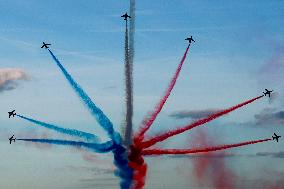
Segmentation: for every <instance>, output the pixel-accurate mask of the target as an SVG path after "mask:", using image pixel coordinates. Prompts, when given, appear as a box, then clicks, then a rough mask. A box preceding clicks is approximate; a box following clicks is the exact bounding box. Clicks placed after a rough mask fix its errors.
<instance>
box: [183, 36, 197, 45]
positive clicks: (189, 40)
mask: <svg viewBox="0 0 284 189" xmlns="http://www.w3.org/2000/svg"><path fill="white" fill-rule="evenodd" d="M185 40H186V41H188V42H189V44H191V42H192V41H193V42H195V41H194V39H193V38H192V36H190V37H188V38H186V39H185Z"/></svg>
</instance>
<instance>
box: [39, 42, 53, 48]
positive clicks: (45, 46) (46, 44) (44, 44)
mask: <svg viewBox="0 0 284 189" xmlns="http://www.w3.org/2000/svg"><path fill="white" fill-rule="evenodd" d="M42 44H43V45H42V46H41V47H40V48H46V49H49V47H48V46H49V45H51V44H49V43H45V42H42Z"/></svg>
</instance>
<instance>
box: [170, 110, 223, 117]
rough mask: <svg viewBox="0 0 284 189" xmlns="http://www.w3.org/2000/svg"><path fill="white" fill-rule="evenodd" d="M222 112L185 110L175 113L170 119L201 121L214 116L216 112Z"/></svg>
mask: <svg viewBox="0 0 284 189" xmlns="http://www.w3.org/2000/svg"><path fill="white" fill-rule="evenodd" d="M219 111H221V110H217V109H207V110H188V111H187V110H183V111H178V112H173V113H172V114H170V115H169V116H170V117H173V118H175V119H184V118H190V119H200V118H204V117H207V116H209V115H211V114H214V113H216V112H219Z"/></svg>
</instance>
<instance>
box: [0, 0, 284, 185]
mask: <svg viewBox="0 0 284 189" xmlns="http://www.w3.org/2000/svg"><path fill="white" fill-rule="evenodd" d="M0 6H1V12H0V16H1V18H2V19H1V25H0V51H1V56H0V104H1V106H0V122H1V124H0V127H1V128H0V132H1V135H0V145H1V148H0V149H1V150H0V168H1V169H0V178H1V179H0V181H1V182H0V188H6V189H15V188H19V186H21V188H23V189H28V188H29V189H30V188H50V187H51V186H52V188H64V189H65V188H117V183H118V179H117V178H116V177H115V176H113V174H112V173H111V171H109V170H112V169H113V165H112V163H111V157H110V156H109V155H103V156H102V157H100V156H99V155H96V154H89V153H87V152H84V151H80V150H78V149H70V148H66V147H50V146H48V147H42V146H34V145H28V144H25V143H20V142H17V143H16V144H14V145H9V144H8V142H7V138H9V137H10V136H11V135H12V134H16V135H17V134H18V136H21V137H35V136H38V137H39V136H45V137H46V136H50V137H58V136H60V135H56V134H54V133H52V132H49V131H47V130H45V129H42V128H36V127H35V126H34V125H31V124H29V123H27V122H24V121H23V120H20V119H8V117H7V111H8V110H11V109H16V111H17V112H19V113H20V114H22V115H26V116H30V117H33V118H36V119H39V120H42V121H47V122H51V123H56V124H58V125H61V126H64V127H68V128H76V129H79V130H83V131H87V132H92V133H94V134H97V135H99V136H101V137H102V138H103V139H107V136H106V134H105V133H104V131H103V130H102V129H101V128H100V127H99V126H98V124H97V123H96V121H95V120H94V119H93V118H92V117H91V115H90V114H89V112H88V111H87V110H86V109H85V107H84V106H83V105H82V104H81V102H80V100H79V99H78V97H77V96H76V94H74V92H73V91H72V89H71V88H70V87H69V85H68V83H67V82H66V81H65V78H64V77H63V76H62V74H61V73H60V71H59V70H58V68H57V67H56V65H55V64H54V62H53V60H52V59H51V57H50V55H49V54H48V52H47V51H45V50H43V49H41V48H40V46H41V45H42V42H43V41H45V42H48V43H51V44H52V45H51V49H52V51H53V52H54V54H55V55H56V56H57V57H58V58H59V60H60V61H61V62H62V64H63V65H64V66H65V67H66V68H67V69H68V70H69V71H70V73H71V74H72V76H73V77H74V78H75V80H76V81H77V82H78V83H80V85H81V86H82V87H83V88H84V89H85V90H86V92H87V93H88V94H89V95H90V97H91V98H92V99H93V100H94V101H95V102H96V104H98V105H99V107H101V108H102V110H103V111H104V112H105V113H106V115H107V116H109V118H110V119H111V120H112V121H113V123H114V126H115V128H116V129H117V130H121V125H122V124H123V121H124V114H125V105H124V78H123V73H124V71H123V67H124V65H123V64H124V44H123V42H124V22H123V20H122V19H121V18H120V15H122V14H124V13H125V12H126V11H129V1H115V0H107V1H102V0H83V1H80V2H79V1H77V2H71V1H67V0H61V1H54V0H51V1H43V0H29V1H21V0H14V1H8V0H1V1H0ZM283 18H284V4H283V1H281V0H271V1H264V0H263V1H262V0H258V1H256V0H252V1H249V2H248V1H244V0H240V1H224V0H217V1H209V0H208V1H207V0H204V1H197V0H190V1H188V0H163V1H162V0H156V1H150V0H143V1H137V2H136V33H135V58H134V73H133V75H134V119H133V122H134V127H135V128H134V129H135V130H137V129H138V127H139V124H140V122H141V120H142V119H143V117H144V116H145V115H146V114H147V112H149V111H150V110H152V109H153V107H154V105H155V104H156V103H157V101H158V100H159V98H160V97H161V96H162V94H163V92H164V91H165V88H166V86H167V85H168V82H169V80H170V79H171V77H172V74H173V73H174V70H175V68H176V66H177V64H178V63H179V61H180V59H181V57H182V55H183V53H184V51H185V48H186V46H187V43H186V41H184V39H185V38H186V37H188V36H190V35H192V36H193V38H194V39H195V41H196V42H195V43H194V44H193V45H192V46H191V47H190V50H189V54H188V57H187V59H186V62H185V65H184V67H183V70H182V72H181V75H180V77H179V79H178V82H177V85H176V87H175V89H174V91H173V93H172V95H171V96H170V98H169V99H168V101H167V103H166V106H165V107H164V109H163V110H162V112H161V114H160V115H159V117H158V119H157V121H156V122H155V124H154V125H153V129H152V130H151V131H150V132H149V133H150V134H154V133H157V132H159V131H162V130H163V131H164V130H168V129H170V128H173V127H176V126H181V125H183V124H185V123H188V122H190V121H191V120H193V119H194V116H193V115H195V116H196V114H199V113H200V111H201V110H202V111H212V110H220V109H224V108H226V107H230V106H232V105H235V104H237V103H240V102H243V101H245V100H247V99H251V98H253V97H256V96H258V95H260V94H262V91H263V90H264V88H268V89H273V90H274V92H275V93H274V96H273V99H272V100H269V99H267V98H265V99H261V100H260V101H257V102H255V103H253V104H251V105H249V106H247V107H245V108H243V109H240V110H238V111H236V112H233V113H231V114H230V115H228V116H225V117H223V118H220V119H218V120H216V121H214V122H212V123H210V124H207V125H205V126H204V127H203V128H201V130H202V131H203V132H206V133H207V135H208V136H210V137H211V138H212V140H213V141H214V144H224V143H235V142H241V141H247V140H253V139H262V138H269V137H271V135H272V134H273V132H276V133H279V134H280V135H281V134H282V133H283V132H284V129H283V124H284V112H283V111H284V109H283V105H284V98H283V95H282V94H283V93H284V87H283V85H282V84H283V82H284V76H283V75H284V74H283V73H284V56H283V53H284V45H283V42H284V27H283V26H284V19H283ZM11 68H12V69H13V70H12V71H11ZM7 69H8V72H9V73H10V75H9V76H7V77H6V79H7V81H8V84H7V83H4V84H3V83H1V80H3V78H4V77H3V78H2V75H3V73H6V72H7ZM9 69H10V71H9ZM15 69H16V70H15ZM3 70H4V71H3ZM5 70H6V71H5ZM1 74H2V75H1ZM184 113H186V116H185V117H184V118H180V117H179V116H174V115H180V114H183V115H184ZM198 130H199V129H196V130H193V131H192V132H187V133H185V134H182V135H181V136H178V137H174V138H173V139H171V140H169V141H168V142H166V143H164V144H161V146H163V147H170V146H171V147H172V146H175V147H180V148H182V147H189V145H192V143H193V144H194V141H188V138H194V136H195V135H196V133H197V132H198ZM60 137H62V136H60ZM189 143H191V144H189ZM283 147H284V145H283V142H282V141H280V142H279V143H274V142H268V143H262V144H257V145H254V146H248V147H243V148H239V149H234V150H230V151H229V152H230V153H233V154H236V155H234V156H233V157H229V158H225V161H226V162H227V165H228V166H229V168H230V169H232V170H234V171H235V174H237V175H238V176H239V178H240V175H241V176H242V177H241V178H242V179H239V180H238V181H239V182H240V183H241V180H243V179H244V178H247V179H246V180H247V182H248V183H249V184H251V183H253V181H257V179H262V178H267V177H266V175H265V174H267V173H271V172H272V173H273V174H275V175H276V176H275V179H276V180H277V179H278V177H279V178H280V179H281V177H282V179H283V175H284V167H283V165H280V163H281V161H282V158H283V155H282V156H281V152H283ZM259 153H265V155H263V154H262V155H261V154H259ZM279 154H280V155H279ZM157 159H158V160H155V158H149V160H148V159H147V161H149V167H150V168H149V175H148V178H147V182H146V183H147V184H146V188H172V187H173V186H177V188H202V187H203V188H206V189H207V188H213V187H212V186H210V185H208V186H202V187H201V186H199V185H198V183H196V182H195V181H194V180H192V179H191V180H190V181H188V180H189V179H188V177H191V176H192V171H191V170H193V169H194V168H193V167H194V163H193V161H192V159H190V158H186V157H180V158H171V157H159V158H157ZM161 160H164V161H161ZM232 160H233V161H232ZM43 162H44V163H43ZM185 162H187V163H186V166H187V167H186V168H184V169H182V165H184V164H185ZM228 162H229V163H228ZM268 162H269V165H267V164H268ZM263 170H265V171H263ZM273 174H268V175H273ZM167 178H175V182H169V181H167V180H169V179H167ZM162 180H163V181H165V182H164V183H163V184H161V181H162ZM249 184H248V185H249ZM248 185H247V186H248ZM248 188H249V187H248Z"/></svg>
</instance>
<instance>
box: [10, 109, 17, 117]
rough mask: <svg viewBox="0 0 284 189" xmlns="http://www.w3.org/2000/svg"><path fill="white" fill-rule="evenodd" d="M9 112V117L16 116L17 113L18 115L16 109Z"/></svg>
mask: <svg viewBox="0 0 284 189" xmlns="http://www.w3.org/2000/svg"><path fill="white" fill-rule="evenodd" d="M8 114H9V118H11V116H13V117H15V115H17V114H16V112H15V110H13V111H11V112H8Z"/></svg>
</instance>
